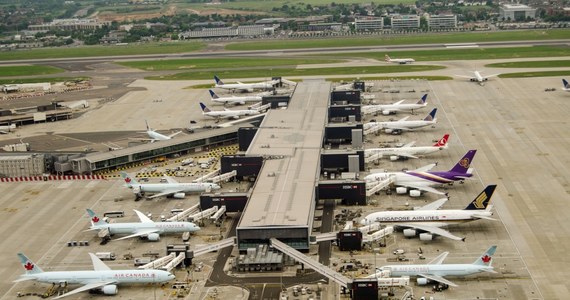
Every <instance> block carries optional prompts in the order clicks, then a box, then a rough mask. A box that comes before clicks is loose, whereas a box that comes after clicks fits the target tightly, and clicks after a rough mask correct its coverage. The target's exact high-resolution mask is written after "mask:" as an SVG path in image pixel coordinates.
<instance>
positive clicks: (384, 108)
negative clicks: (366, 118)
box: [362, 94, 427, 115]
mask: <svg viewBox="0 0 570 300" xmlns="http://www.w3.org/2000/svg"><path fill="white" fill-rule="evenodd" d="M426 100H427V94H425V95H423V96H422V98H421V99H420V100H419V101H418V102H416V103H402V102H404V101H406V100H400V101H398V102H395V103H392V104H375V105H364V106H362V112H363V113H364V114H373V113H376V112H378V111H381V112H382V114H383V115H390V114H395V113H397V112H399V111H404V110H405V111H408V110H409V111H411V112H412V113H413V112H414V109H420V108H424V107H425V106H426V105H427V102H426Z"/></svg>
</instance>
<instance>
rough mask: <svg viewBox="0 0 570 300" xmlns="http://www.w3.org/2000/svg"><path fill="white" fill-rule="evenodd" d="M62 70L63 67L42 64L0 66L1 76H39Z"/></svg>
mask: <svg viewBox="0 0 570 300" xmlns="http://www.w3.org/2000/svg"><path fill="white" fill-rule="evenodd" d="M62 72H64V70H63V69H60V68H56V67H51V66H42V65H29V66H6V67H0V77H14V76H37V75H49V74H57V73H62Z"/></svg>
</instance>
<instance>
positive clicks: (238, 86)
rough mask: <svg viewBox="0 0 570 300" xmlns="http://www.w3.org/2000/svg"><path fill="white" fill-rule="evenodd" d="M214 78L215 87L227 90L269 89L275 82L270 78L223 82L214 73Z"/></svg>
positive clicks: (249, 90) (250, 90)
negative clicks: (244, 81) (255, 80)
mask: <svg viewBox="0 0 570 300" xmlns="http://www.w3.org/2000/svg"><path fill="white" fill-rule="evenodd" d="M214 80H215V81H216V85H215V87H217V88H221V89H227V90H239V91H247V92H253V91H254V90H271V89H273V88H275V84H277V81H275V80H270V81H263V82H255V83H241V82H239V81H238V82H237V83H230V84H227V83H224V82H223V81H222V80H220V78H219V77H218V76H216V75H214Z"/></svg>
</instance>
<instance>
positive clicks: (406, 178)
mask: <svg viewBox="0 0 570 300" xmlns="http://www.w3.org/2000/svg"><path fill="white" fill-rule="evenodd" d="M414 173H416V174H418V175H420V176H422V177H425V178H429V179H424V178H422V177H419V176H416V175H411V174H407V173H404V172H380V173H373V174H370V175H367V176H366V177H364V180H365V181H366V182H370V181H382V180H384V179H387V178H388V177H393V178H394V185H405V184H413V185H420V186H439V185H442V184H447V183H451V182H453V180H451V179H448V178H444V177H441V176H437V175H434V174H430V173H428V172H414Z"/></svg>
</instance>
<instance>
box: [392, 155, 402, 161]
mask: <svg viewBox="0 0 570 300" xmlns="http://www.w3.org/2000/svg"><path fill="white" fill-rule="evenodd" d="M398 159H400V157H399V156H398V155H391V156H390V160H391V161H396V160H398Z"/></svg>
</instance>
